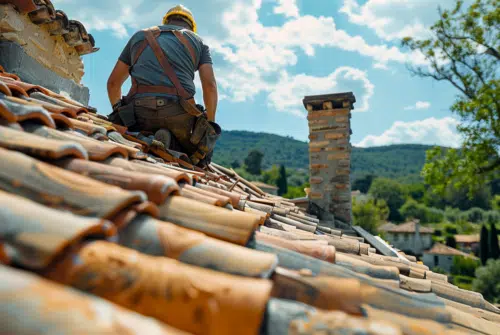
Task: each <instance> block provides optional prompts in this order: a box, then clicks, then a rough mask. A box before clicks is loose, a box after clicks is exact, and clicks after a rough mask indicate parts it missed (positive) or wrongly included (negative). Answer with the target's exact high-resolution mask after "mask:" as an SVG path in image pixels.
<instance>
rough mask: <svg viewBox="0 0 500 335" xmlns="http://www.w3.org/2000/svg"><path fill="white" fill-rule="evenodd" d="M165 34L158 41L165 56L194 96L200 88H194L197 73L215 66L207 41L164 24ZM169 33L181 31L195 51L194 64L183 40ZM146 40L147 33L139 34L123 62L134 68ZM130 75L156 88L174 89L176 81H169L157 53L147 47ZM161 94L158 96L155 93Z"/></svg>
mask: <svg viewBox="0 0 500 335" xmlns="http://www.w3.org/2000/svg"><path fill="white" fill-rule="evenodd" d="M159 28H160V29H161V30H162V34H161V35H160V36H159V37H158V39H157V41H158V43H159V45H160V47H161V48H162V49H163V51H164V52H165V54H166V55H167V56H168V59H169V62H170V64H172V67H173V68H174V71H175V73H176V75H177V77H178V78H179V81H180V82H181V84H182V86H183V87H184V89H185V90H186V91H187V92H188V93H189V94H190V95H191V96H194V94H195V92H196V89H195V85H194V74H195V72H196V71H197V70H198V69H199V67H200V66H201V65H203V64H212V58H211V55H210V50H209V48H208V46H207V45H205V44H204V43H203V40H202V39H201V38H200V37H199V36H198V35H197V34H195V33H193V32H191V31H189V30H187V29H183V28H182V27H179V26H175V25H162V26H159ZM169 30H178V31H181V32H182V34H183V35H184V37H185V38H186V40H187V41H188V43H189V44H190V45H191V46H192V48H193V50H194V62H193V59H192V57H191V54H190V52H189V50H188V49H187V48H186V47H185V46H184V45H183V44H182V43H181V41H180V40H179V39H178V38H177V37H176V36H175V35H174V34H173V33H172V32H169ZM144 39H145V35H144V32H143V31H139V32H137V33H136V34H134V36H132V38H131V39H130V41H129V42H128V44H127V45H126V46H125V48H124V50H123V52H122V54H121V56H120V60H121V61H122V62H124V63H125V64H127V65H128V66H131V65H132V64H133V61H134V60H135V58H136V56H137V53H138V52H139V51H140V47H141V45H142V43H143V41H144ZM130 74H131V76H132V77H133V78H135V79H136V80H137V83H138V84H139V85H154V86H169V87H173V84H172V82H171V81H170V80H169V79H168V78H167V76H166V75H165V73H164V72H163V70H162V68H161V66H160V64H159V63H158V60H157V59H156V57H155V55H154V52H153V50H152V49H151V48H148V47H146V49H144V52H142V54H141V55H140V57H139V58H138V59H137V62H136V63H135V65H133V66H132V68H131V71H130ZM149 95H152V94H150V93H144V94H140V95H139V94H138V95H137V97H140V96H149ZM155 95H158V94H155Z"/></svg>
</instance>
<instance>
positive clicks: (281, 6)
mask: <svg viewBox="0 0 500 335" xmlns="http://www.w3.org/2000/svg"><path fill="white" fill-rule="evenodd" d="M276 1H277V2H278V5H277V6H276V7H274V13H275V14H283V15H285V16H286V17H299V7H298V6H297V0H276Z"/></svg>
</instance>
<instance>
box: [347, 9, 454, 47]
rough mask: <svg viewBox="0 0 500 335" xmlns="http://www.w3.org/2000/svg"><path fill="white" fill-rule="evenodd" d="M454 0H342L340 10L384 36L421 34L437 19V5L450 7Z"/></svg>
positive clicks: (352, 19)
mask: <svg viewBox="0 0 500 335" xmlns="http://www.w3.org/2000/svg"><path fill="white" fill-rule="evenodd" d="M454 3H455V0H368V1H366V2H365V3H364V4H363V5H360V4H359V0H344V5H343V7H342V8H341V10H340V11H341V12H342V13H345V14H347V16H348V17H349V21H350V22H352V23H355V24H358V25H362V26H366V27H368V28H371V29H373V31H374V32H375V33H376V34H377V36H379V37H381V38H383V39H385V40H387V41H391V40H396V39H401V38H403V37H406V36H414V37H424V36H426V35H427V33H428V28H429V27H430V26H431V25H432V24H433V23H434V22H435V21H437V19H438V12H437V7H438V6H442V7H445V8H446V7H451V6H453V4H454Z"/></svg>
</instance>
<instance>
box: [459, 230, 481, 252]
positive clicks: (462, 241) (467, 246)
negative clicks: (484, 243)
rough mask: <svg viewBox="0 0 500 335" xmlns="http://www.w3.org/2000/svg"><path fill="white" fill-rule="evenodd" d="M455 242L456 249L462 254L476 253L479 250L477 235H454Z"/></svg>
mask: <svg viewBox="0 0 500 335" xmlns="http://www.w3.org/2000/svg"><path fill="white" fill-rule="evenodd" d="M455 241H457V249H459V250H462V251H463V252H467V253H470V252H474V253H477V251H478V250H479V234H477V235H455Z"/></svg>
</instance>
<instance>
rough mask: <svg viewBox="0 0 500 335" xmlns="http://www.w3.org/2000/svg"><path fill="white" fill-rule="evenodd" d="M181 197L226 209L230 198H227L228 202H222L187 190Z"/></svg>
mask: <svg viewBox="0 0 500 335" xmlns="http://www.w3.org/2000/svg"><path fill="white" fill-rule="evenodd" d="M180 195H181V196H183V197H185V198H188V199H192V200H196V201H199V202H202V203H205V204H207V205H212V206H217V207H224V206H226V205H227V204H228V203H229V198H227V200H226V201H221V200H220V199H218V198H215V197H211V196H207V195H205V194H202V193H200V192H196V191H193V190H189V189H185V188H183V189H182V191H181V193H180Z"/></svg>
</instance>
